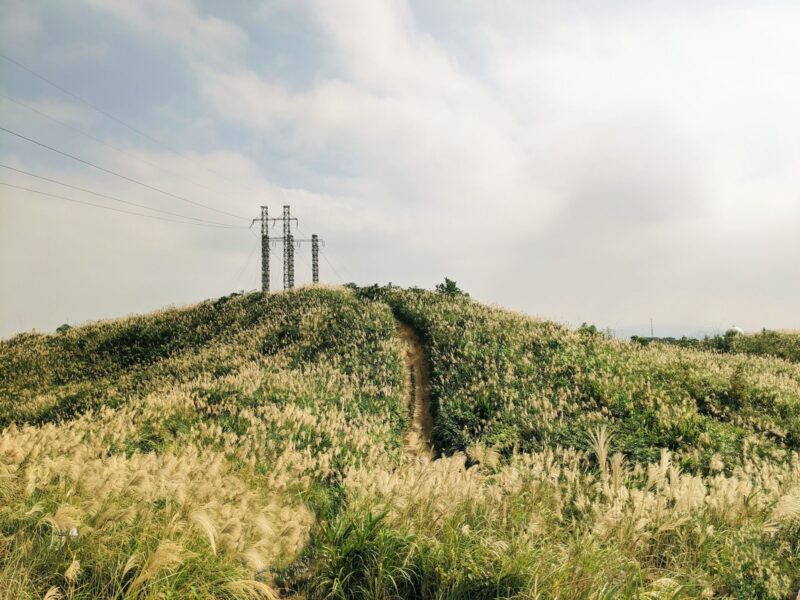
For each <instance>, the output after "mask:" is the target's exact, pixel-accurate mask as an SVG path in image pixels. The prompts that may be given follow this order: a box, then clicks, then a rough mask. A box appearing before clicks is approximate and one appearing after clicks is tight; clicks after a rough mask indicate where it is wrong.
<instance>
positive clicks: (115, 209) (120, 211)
mask: <svg viewBox="0 0 800 600" xmlns="http://www.w3.org/2000/svg"><path fill="white" fill-rule="evenodd" d="M0 185H4V186H6V187H10V188H14V189H17V190H22V191H24V192H30V193H32V194H39V195H40V196H47V197H49V198H57V199H58V200H66V201H67V202H75V203H76V204H84V205H86V206H93V207H94V208H102V209H103V210H110V211H112V212H118V213H124V214H126V215H135V216H137V217H145V218H147V219H157V220H159V221H168V222H170V223H180V224H182V225H196V226H197V227H216V228H219V229H238V227H235V228H232V227H231V226H230V225H211V224H208V223H195V222H193V221H179V220H178V219H169V218H167V217H159V216H158V215H148V214H145V213H140V212H135V211H132V210H125V209H123V208H113V207H111V206H103V205H102V204H95V203H94V202H86V201H85V200H77V199H75V198H68V197H66V196H60V195H59V194H51V193H49V192H43V191H41V190H34V189H32V188H27V187H24V186H21V185H14V184H13V183H7V182H5V181H0Z"/></svg>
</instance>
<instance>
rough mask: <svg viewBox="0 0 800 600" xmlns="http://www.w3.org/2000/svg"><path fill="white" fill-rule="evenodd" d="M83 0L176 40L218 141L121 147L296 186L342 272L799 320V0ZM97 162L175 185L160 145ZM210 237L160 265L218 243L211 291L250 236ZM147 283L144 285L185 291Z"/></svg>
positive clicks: (512, 297)
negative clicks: (228, 2) (303, 42)
mask: <svg viewBox="0 0 800 600" xmlns="http://www.w3.org/2000/svg"><path fill="white" fill-rule="evenodd" d="M92 4H93V6H94V7H96V8H100V9H102V10H104V11H105V12H106V13H109V14H113V15H115V16H116V17H118V18H119V19H120V20H121V22H124V23H126V24H128V25H129V26H130V30H131V31H132V32H134V34H135V35H138V36H144V38H145V39H148V40H149V39H156V40H159V41H160V42H161V43H163V44H165V47H166V48H175V49H178V50H179V52H180V56H181V57H182V59H183V61H184V64H185V68H186V72H187V73H189V74H192V75H193V76H194V80H195V82H196V86H197V92H198V97H197V102H198V104H197V106H192V108H193V109H194V111H196V112H198V113H201V114H202V116H201V118H202V119H203V125H202V127H203V128H207V129H208V131H209V132H210V133H209V134H208V137H209V138H211V139H214V138H213V134H214V133H218V134H219V137H218V138H217V139H220V140H222V141H223V142H224V143H225V144H229V146H228V145H226V146H224V147H223V149H220V150H217V151H207V152H198V153H196V154H193V155H192V160H191V161H189V162H188V163H187V161H186V160H185V159H179V158H177V157H175V156H174V155H170V154H168V153H163V152H152V151H151V150H145V149H141V148H138V147H137V146H135V145H129V146H126V147H127V148H128V149H129V151H130V152H132V153H135V154H138V153H141V154H142V156H143V157H144V158H146V159H147V161H148V162H155V163H156V164H158V165H160V166H162V167H165V168H168V169H169V170H175V171H178V172H180V173H185V174H187V176H191V177H192V178H199V180H200V183H202V184H203V186H204V187H208V188H210V190H209V189H204V188H192V187H191V186H190V187H189V188H188V189H191V190H192V192H191V193H192V194H193V196H192V197H196V198H198V199H203V201H206V202H209V203H211V202H222V201H224V205H225V206H227V207H230V208H231V209H232V210H233V209H235V211H236V212H243V213H246V214H250V212H253V210H254V209H256V207H257V205H258V204H261V203H268V204H269V205H270V207H271V208H272V210H273V211H277V210H278V207H279V206H280V205H281V204H283V203H291V204H292V205H293V209H294V211H295V212H296V214H298V215H300V216H301V218H303V219H304V222H305V224H304V226H303V230H304V231H305V232H306V233H308V232H310V231H318V232H319V233H320V234H322V235H323V236H324V237H327V238H328V239H329V242H330V244H329V250H330V252H331V254H333V255H336V257H337V258H339V261H338V263H339V264H340V265H345V266H346V267H347V271H349V272H350V273H353V278H356V279H359V280H360V281H362V282H370V281H374V280H379V281H387V280H392V281H394V282H395V283H403V284H418V285H432V284H433V283H434V282H435V281H437V280H439V279H440V278H441V277H442V275H444V274H447V275H450V276H454V277H456V278H457V279H458V280H459V282H460V283H463V285H464V286H465V287H466V288H467V289H469V290H470V291H471V292H473V293H474V295H476V296H477V297H479V298H482V299H485V300H490V301H496V302H500V303H502V304H508V305H512V306H514V307H516V308H520V309H524V310H528V311H530V312H535V313H538V314H542V315H545V316H553V317H556V318H560V319H565V320H570V321H573V322H580V321H583V320H586V321H593V322H597V323H598V324H600V325H604V324H610V325H612V326H623V325H626V324H631V323H646V322H647V321H648V320H649V317H650V316H654V317H655V318H656V320H657V322H658V321H660V322H666V321H670V322H672V323H675V324H683V325H690V326H692V327H703V326H722V327H725V326H728V325H730V323H731V322H737V323H738V324H740V325H743V326H745V327H753V328H755V327H760V326H762V325H767V326H779V325H780V326H786V327H792V326H794V327H796V326H798V325H800V323H798V322H797V315H796V310H795V309H794V308H793V302H794V301H795V300H796V297H797V292H798V289H797V285H798V284H797V283H795V282H797V281H800V273H798V267H797V265H798V264H800V255H798V247H797V244H796V242H795V241H794V237H795V236H796V234H795V232H796V229H797V227H798V226H800V209H799V208H798V203H797V189H798V187H799V184H800V146H798V144H797V140H796V135H795V132H796V130H797V129H798V127H800V116H798V112H797V111H796V110H795V108H794V107H795V106H797V105H798V104H800V80H798V79H797V77H796V75H795V71H796V65H797V64H798V59H800V43H799V42H798V38H797V36H796V33H795V30H796V24H797V22H798V21H800V19H798V17H800V9H798V8H797V7H796V6H795V5H793V4H789V3H771V4H769V5H758V6H755V5H751V4H745V3H741V4H736V3H731V4H728V5H721V4H718V3H713V4H712V3H708V4H702V5H699V4H697V3H689V2H675V3H671V4H669V5H668V6H667V5H655V4H652V3H613V4H611V3H603V4H597V3H590V2H576V3H570V4H569V5H565V4H563V3H530V2H517V1H512V0H503V1H502V2H500V3H497V4H495V5H492V7H491V8H489V7H487V6H486V5H485V4H484V3H480V2H473V1H468V0H465V1H462V0H459V1H457V2H453V1H450V0H441V1H440V2H437V3H435V4H428V3H425V4H421V3H419V4H413V3H412V4H408V3H406V2H402V1H400V0H371V1H370V2H367V3H364V2H356V1H355V0H347V1H344V2H335V3H333V2H325V1H322V0H319V1H317V0H306V1H304V2H302V3H288V2H282V1H281V2H279V4H280V10H270V9H269V6H267V7H266V8H265V7H263V6H262V7H261V8H259V9H257V10H255V13H254V16H253V19H252V21H248V22H247V23H244V22H243V21H242V20H241V19H240V21H239V23H238V24H234V22H233V18H231V19H230V20H224V19H223V18H222V17H221V16H218V17H214V16H210V15H208V14H204V13H202V12H201V11H200V10H199V9H198V7H197V6H196V5H195V4H193V3H192V2H190V1H189V0H179V1H178V2H170V3H166V4H165V3H159V2H155V1H151V0H148V1H147V2H132V1H122V0H92ZM215 10H217V11H218V13H217V14H219V15H222V14H224V12H225V11H224V8H221V7H219V6H217V7H215ZM287 11H289V12H291V13H292V16H293V18H294V19H295V21H292V20H289V21H288V22H289V23H290V24H291V23H292V22H295V23H296V22H297V21H302V22H303V23H304V25H308V24H310V25H311V26H312V27H313V28H314V31H315V32H316V35H317V38H316V39H315V43H318V47H319V48H322V49H323V52H324V54H319V55H315V56H312V57H309V60H308V64H307V65H306V66H305V68H307V69H310V71H309V72H308V73H303V74H302V77H297V78H295V79H293V80H292V81H291V82H289V81H287V80H285V74H284V77H282V76H281V74H280V72H270V70H269V68H268V67H267V66H265V64H264V63H262V62H259V55H258V52H257V51H256V43H255V42H256V41H257V40H255V39H254V38H255V36H256V35H258V34H259V23H258V19H265V18H266V19H279V18H281V16H282V15H284V13H286V12H287ZM291 33H292V32H286V34H287V36H286V39H288V40H293V39H295V38H293V37H292V35H291ZM298 39H302V38H298ZM258 41H260V40H258ZM269 41H270V42H274V43H275V44H278V40H269ZM281 43H287V42H286V41H285V40H284V41H283V42H281ZM288 43H289V44H291V43H292V42H288ZM282 50H284V51H299V50H300V49H298V48H292V47H287V48H282ZM165 51H167V50H165ZM261 51H264V50H261ZM269 51H272V47H270V50H269ZM309 65H310V66H309ZM298 81H304V82H307V83H306V84H305V85H304V86H300V84H298V83H297V82H298ZM203 113H204V114H203ZM208 124H210V125H208ZM229 126H232V127H231V129H232V130H235V131H237V132H239V131H242V132H244V133H242V134H238V133H237V136H238V135H241V136H243V137H244V140H243V138H240V137H236V138H235V141H233V142H231V139H232V138H233V137H234V136H233V135H232V134H230V132H229V131H228V128H229ZM163 127H164V130H165V131H167V132H169V123H165V124H164V125H163ZM200 127H201V125H197V126H194V125H191V124H190V127H189V128H190V129H193V130H198V129H200ZM204 131H205V129H204ZM176 135H177V134H176ZM169 137H170V136H169V135H167V138H169ZM266 141H268V142H269V144H268V145H269V146H270V147H272V148H279V149H280V152H281V155H282V156H281V161H283V163H284V164H288V165H290V169H289V170H290V171H291V174H292V179H293V180H294V181H295V182H299V183H296V184H295V185H294V186H285V188H281V187H280V186H277V185H275V184H273V183H271V182H270V181H268V180H267V178H266V177H265V176H264V173H265V172H270V171H272V169H271V167H272V166H273V165H271V164H269V163H268V162H266V161H268V160H270V157H269V156H268V157H266V158H265V157H264V156H262V155H259V154H258V153H256V154H255V155H254V156H258V159H254V158H252V157H248V156H246V155H245V152H244V149H245V148H248V147H250V146H253V147H256V148H258V147H259V145H262V144H264V143H265V142H266ZM103 158H104V160H110V161H111V163H110V164H112V165H115V166H116V167H117V168H119V169H120V170H123V169H124V172H128V173H133V174H135V175H136V176H137V177H141V178H142V179H144V180H146V181H148V182H152V183H153V184H154V185H158V186H163V187H165V188H166V189H175V190H185V189H187V188H186V187H185V185H184V184H177V183H176V181H175V179H174V178H170V177H169V176H166V175H165V174H164V173H163V172H161V170H160V169H154V168H152V165H149V164H148V162H144V163H142V162H139V161H134V162H135V164H134V163H130V162H129V161H127V160H119V162H115V161H117V160H118V159H117V158H114V157H105V156H104V157H103ZM190 163H192V164H190ZM196 163H200V165H202V166H198V165H197V164H196ZM206 169H208V170H211V171H214V172H216V173H221V174H223V176H224V177H223V178H222V180H221V178H220V177H217V176H215V175H213V174H212V173H209V172H208V171H207V170H206ZM98 182H99V180H98V179H96V178H94V179H91V180H87V185H88V184H89V183H91V184H92V185H93V186H95V185H105V183H98ZM104 189H105V188H104ZM112 189H115V190H116V189H117V188H116V187H112ZM118 191H119V193H123V192H125V193H131V192H132V190H130V189H127V188H125V187H124V186H123V187H122V188H120V189H119V190H118ZM31 219H33V217H31ZM74 225H75V226H76V227H77V226H78V223H77V222H74ZM98 227H99V225H98ZM165 235H166V234H165ZM133 239H134V236H133V235H131V238H130V240H129V241H130V242H131V243H133ZM214 239H215V238H213V236H207V235H201V234H199V233H197V234H191V232H183V233H181V234H176V235H175V236H174V237H172V238H171V239H170V246H169V255H170V261H171V262H170V263H169V264H173V263H172V261H174V262H175V264H185V265H192V266H193V268H194V266H196V265H197V264H199V263H198V262H194V261H195V255H196V256H202V257H204V258H203V260H205V261H206V262H207V265H208V266H207V267H200V269H201V270H203V271H204V274H203V277H205V278H206V279H202V281H205V284H204V285H205V286H206V287H202V286H201V285H200V283H199V282H198V281H193V282H192V285H195V284H196V285H197V287H194V288H192V290H193V292H192V293H196V294H200V293H201V292H200V290H204V292H203V293H206V292H208V293H210V290H211V289H212V288H213V290H214V291H216V290H217V288H216V287H213V286H212V285H210V284H209V282H216V281H217V280H218V279H224V277H222V275H220V272H221V271H225V270H226V269H227V270H230V265H229V262H230V259H231V256H232V255H236V260H240V261H243V259H244V256H242V255H243V254H246V253H247V252H249V251H250V248H249V246H248V247H247V248H246V249H245V248H244V247H240V246H237V245H236V244H238V242H235V243H231V245H230V246H228V245H227V244H228V242H222V241H220V242H215V241H214ZM246 241H248V242H249V236H248V238H246ZM15 243H19V244H20V245H21V246H20V247H23V246H25V242H24V241H20V242H15ZM78 246H80V244H78ZM245 246H246V244H245ZM234 247H235V250H234V249H233V248H234ZM76 251H77V250H76ZM217 251H218V253H217V254H214V252H217ZM148 256H150V255H148ZM76 260H77V258H76ZM125 260H127V261H130V264H131V265H132V268H133V269H134V270H135V269H141V266H142V264H145V263H146V262H147V260H149V259H147V260H146V259H145V258H137V257H136V256H133V255H131V256H129V257H127V258H125ZM198 260H199V259H198ZM224 265H227V267H226V266H224ZM342 270H344V269H342ZM144 271H146V269H144ZM253 271H254V273H257V271H256V270H255V269H253ZM33 272H36V269H33ZM139 275H141V276H145V275H144V274H143V273H139ZM84 276H87V274H86V273H84ZM20 277H22V275H20ZM103 277H110V278H111V279H110V280H113V281H116V280H117V279H115V277H114V276H113V275H109V274H107V273H104V274H103ZM254 277H256V276H255V275H254ZM346 277H347V278H348V279H349V278H351V277H350V275H349V274H347V275H346ZM251 279H253V278H251ZM159 281H160V282H163V285H164V286H165V291H164V293H163V294H161V295H158V294H157V293H156V292H155V291H153V290H148V291H147V293H143V294H141V295H138V296H137V297H139V298H140V300H141V302H144V301H145V299H146V298H155V297H158V298H159V299H161V298H164V297H176V298H184V297H185V298H187V299H188V298H189V297H190V295H188V291H187V295H183V296H182V295H181V294H180V293H177V292H176V291H175V285H174V283H169V282H167V278H166V277H165V278H163V279H160V280H159ZM252 283H254V284H255V281H252ZM120 285H121V286H122V287H124V285H123V284H120ZM125 289H127V288H125ZM169 294H174V296H170V295H169ZM206 295H208V294H206ZM154 302H155V301H154ZM98 306H99V305H98Z"/></svg>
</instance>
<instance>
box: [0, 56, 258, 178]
mask: <svg viewBox="0 0 800 600" xmlns="http://www.w3.org/2000/svg"><path fill="white" fill-rule="evenodd" d="M0 58H2V59H4V60H6V61H8V62H10V63H11V64H12V65H14V66H16V67H18V68H20V69H22V70H23V71H25V72H26V73H29V74H31V75H33V76H34V77H36V78H37V79H39V80H41V81H43V82H45V83H46V84H47V85H49V86H52V87H54V88H55V89H57V90H58V91H60V92H62V93H63V94H66V95H67V96H69V97H70V98H74V99H75V100H77V101H78V102H81V103H83V104H85V105H86V106H88V107H89V108H91V109H92V110H95V111H97V112H99V113H100V114H101V115H103V116H105V117H107V118H109V119H111V120H112V121H114V122H115V123H118V124H120V125H122V126H123V127H125V128H126V129H128V130H130V131H132V132H133V133H135V134H137V135H139V136H141V137H143V138H145V139H147V140H149V141H151V142H153V143H154V144H157V145H159V146H161V147H162V148H164V149H165V150H168V151H169V152H171V153H172V154H175V155H177V156H180V157H182V158H184V159H185V160H188V161H190V162H193V163H194V164H196V165H197V166H199V167H200V168H201V169H204V170H205V171H208V172H209V173H212V174H213V175H216V176H217V177H221V178H222V179H225V180H227V181H236V180H234V179H233V178H232V177H227V176H226V175H223V174H221V173H218V172H216V171H215V170H213V169H209V168H208V167H207V166H205V165H204V164H202V163H200V162H198V161H197V160H196V159H194V158H192V157H191V156H187V155H186V154H185V153H183V152H180V151H178V150H176V149H175V148H172V147H170V146H169V145H167V144H166V143H164V142H162V141H161V140H159V139H158V138H155V137H153V136H151V135H149V134H147V133H145V132H144V131H141V130H140V129H138V128H136V127H134V126H133V125H130V124H129V123H126V122H125V121H123V120H122V119H120V118H119V117H117V116H115V115H113V114H111V113H110V112H108V111H107V110H103V109H102V108H100V107H99V106H97V105H95V104H93V103H92V102H89V101H88V100H87V99H86V98H84V97H82V96H79V95H78V94H76V93H74V92H71V91H69V90H68V89H67V88H65V87H63V86H61V85H59V84H57V83H55V82H54V81H51V80H50V79H48V78H47V77H45V76H44V75H41V74H40V73H37V72H36V71H34V70H33V69H31V68H30V67H28V66H26V65H24V64H22V63H21V62H19V61H18V60H15V59H13V58H11V57H10V56H8V55H6V54H3V53H2V52H0ZM236 182H237V183H239V184H241V182H239V181H236ZM245 187H247V188H249V189H251V191H256V190H254V189H253V188H250V187H249V186H245Z"/></svg>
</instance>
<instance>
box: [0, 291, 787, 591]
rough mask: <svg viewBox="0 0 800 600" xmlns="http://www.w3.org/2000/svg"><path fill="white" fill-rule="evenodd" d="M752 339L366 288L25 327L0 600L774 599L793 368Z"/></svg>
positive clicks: (2, 373) (779, 580)
mask: <svg viewBox="0 0 800 600" xmlns="http://www.w3.org/2000/svg"><path fill="white" fill-rule="evenodd" d="M398 321H399V322H402V323H405V324H407V325H409V326H411V328H412V329H413V330H414V331H416V334H417V337H418V338H419V340H420V341H421V343H422V345H423V346H424V350H425V355H426V358H427V363H428V364H427V367H428V372H429V376H430V405H431V412H432V421H433V436H432V440H433V454H434V457H435V459H434V460H428V459H426V458H424V457H420V456H418V455H416V453H411V454H410V453H408V452H405V451H404V437H405V434H406V432H407V431H408V429H409V428H410V427H411V422H410V416H409V409H408V406H407V405H406V401H407V394H408V379H407V377H408V373H407V364H406V359H405V350H404V346H403V343H402V340H401V338H400V336H399V334H398V330H397V324H398ZM772 353H773V354H774V353H775V352H772ZM754 354H764V352H762V351H753V352H751V353H747V351H746V350H744V349H742V350H741V351H738V352H736V353H729V354H720V353H717V352H709V351H701V350H692V349H684V348H679V347H671V346H665V345H661V344H654V345H651V346H647V347H642V346H640V345H638V344H630V343H626V342H621V341H614V340H610V339H608V338H606V337H605V336H603V335H599V334H596V333H592V332H590V331H576V330H572V329H570V328H567V327H565V326H562V325H559V324H556V323H552V322H547V321H540V320H535V319H530V318H527V317H524V316H521V315H519V314H516V313H511V312H506V311H503V310H500V309H496V308H490V307H486V306H483V305H481V304H479V303H476V302H473V301H471V300H470V299H468V298H466V297H464V296H461V295H458V294H448V293H431V292H425V291H421V290H403V289H397V288H377V287H372V288H355V289H344V288H341V289H301V290H296V291H293V292H290V293H282V294H273V295H269V296H266V297H265V296H262V295H261V294H247V295H242V296H233V297H228V298H223V299H220V300H217V301H210V302H205V303H201V304H199V305H196V306H191V307H186V308H179V309H170V310H165V311H162V312H159V313H155V314H152V315H144V316H137V317H130V318H126V319H121V320H118V321H109V322H101V323H96V324H90V325H86V326H82V327H75V328H72V329H68V330H65V331H63V332H62V333H59V334H55V335H38V334H24V335H21V336H18V337H16V338H13V339H11V340H8V341H5V342H0V426H2V429H0V597H8V598H43V597H49V598H51V599H53V598H81V599H83V598H87V599H88V598H157V597H160V598H276V597H297V598H309V599H313V598H342V599H347V598H363V599H367V598H370V599H371V598H378V599H389V598H420V599H437V600H445V599H447V600H450V599H452V600H455V599H461V598H463V599H467V598H487V599H488V598H565V599H566V598H703V597H705V598H724V597H729V598H794V597H795V595H796V594H797V593H798V589H800V460H798V457H797V449H798V447H799V446H800V365H798V364H795V363H792V362H790V361H787V360H782V359H781V358H774V357H765V356H756V355H754ZM48 594H49V596H48Z"/></svg>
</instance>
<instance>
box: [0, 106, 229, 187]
mask: <svg viewBox="0 0 800 600" xmlns="http://www.w3.org/2000/svg"><path fill="white" fill-rule="evenodd" d="M0 97H2V98H5V99H6V100H8V101H9V102H13V103H14V104H16V105H18V106H21V107H23V108H25V109H26V110H29V111H31V112H33V113H36V114H37V115H39V116H40V117H44V118H45V119H48V120H50V121H53V122H54V123H58V124H59V125H61V126H62V127H66V128H67V129H69V130H71V131H74V132H75V133H79V134H81V135H82V136H84V137H86V138H88V139H90V140H92V141H94V142H96V143H98V144H100V145H101V146H105V147H106V148H111V149H112V150H114V151H115V152H119V153H120V154H124V155H125V156H128V157H130V158H132V159H134V160H137V161H139V162H141V163H144V164H146V165H149V166H151V167H154V168H156V169H158V170H159V171H162V172H164V173H167V174H169V175H172V176H173V177H178V178H179V179H183V180H184V181H187V182H189V183H191V184H192V185H195V186H197V187H199V188H203V189H204V190H208V191H209V192H213V193H216V192H215V191H214V190H212V189H211V188H210V187H208V186H207V185H203V184H202V183H199V182H197V181H194V180H193V179H190V178H188V177H186V176H185V175H183V174H181V173H176V172H175V171H173V170H171V169H167V168H165V167H164V166H163V165H160V164H158V163H156V162H153V161H152V160H147V159H146V158H144V157H142V156H138V155H136V154H134V153H133V152H130V151H128V150H125V148H120V147H119V146H117V145H115V144H111V143H109V142H107V141H105V140H103V139H101V138H99V137H97V136H96V135H92V134H91V133H89V132H88V131H84V130H83V129H81V128H79V127H75V126H74V125H71V124H70V123H66V122H64V121H62V120H61V119H57V118H56V117H54V116H53V115H51V114H48V113H46V112H45V111H43V110H40V109H38V108H36V107H35V106H31V105H30V104H28V103H26V102H23V101H22V100H18V99H17V98H12V97H11V96H9V95H8V94H4V93H2V92H0Z"/></svg>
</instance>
